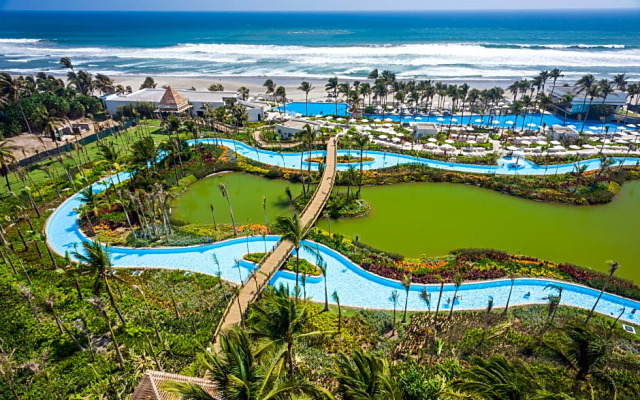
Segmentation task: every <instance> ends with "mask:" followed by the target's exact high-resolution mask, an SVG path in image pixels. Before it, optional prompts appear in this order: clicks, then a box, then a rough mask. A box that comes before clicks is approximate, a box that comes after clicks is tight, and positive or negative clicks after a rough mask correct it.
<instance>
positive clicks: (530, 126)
mask: <svg viewBox="0 0 640 400" xmlns="http://www.w3.org/2000/svg"><path fill="white" fill-rule="evenodd" d="M527 126H528V127H529V128H535V127H536V126H538V125H536V124H534V123H533V122H531V123H530V124H527Z"/></svg>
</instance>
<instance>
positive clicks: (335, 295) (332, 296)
mask: <svg viewBox="0 0 640 400" xmlns="http://www.w3.org/2000/svg"><path fill="white" fill-rule="evenodd" d="M331 298H332V299H333V301H335V302H336V304H337V305H338V333H340V331H341V330H342V307H340V297H339V296H338V291H337V290H334V291H333V293H332V294H331Z"/></svg>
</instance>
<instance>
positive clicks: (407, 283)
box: [401, 275, 411, 324]
mask: <svg viewBox="0 0 640 400" xmlns="http://www.w3.org/2000/svg"><path fill="white" fill-rule="evenodd" d="M402 287H404V292H405V296H404V315H403V316H402V322H401V323H403V324H406V323H407V306H408V305H409V290H411V277H410V276H407V275H405V276H404V279H403V281H402Z"/></svg>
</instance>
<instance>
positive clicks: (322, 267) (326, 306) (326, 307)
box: [318, 260, 329, 312]
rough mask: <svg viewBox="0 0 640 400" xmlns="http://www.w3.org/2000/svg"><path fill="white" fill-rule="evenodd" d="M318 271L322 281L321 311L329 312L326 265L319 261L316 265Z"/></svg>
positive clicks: (324, 262)
mask: <svg viewBox="0 0 640 400" xmlns="http://www.w3.org/2000/svg"><path fill="white" fill-rule="evenodd" d="M318 269H319V270H320V273H322V280H323V281H324V309H323V310H322V311H324V312H327V311H329V292H327V263H326V261H322V260H320V262H319V263H318Z"/></svg>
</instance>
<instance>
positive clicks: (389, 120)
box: [384, 118, 393, 122]
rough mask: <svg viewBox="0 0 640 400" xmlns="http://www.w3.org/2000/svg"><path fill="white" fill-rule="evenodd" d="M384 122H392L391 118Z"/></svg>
mask: <svg viewBox="0 0 640 400" xmlns="http://www.w3.org/2000/svg"><path fill="white" fill-rule="evenodd" d="M384 122H393V120H392V119H391V118H386V119H385V120H384Z"/></svg>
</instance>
